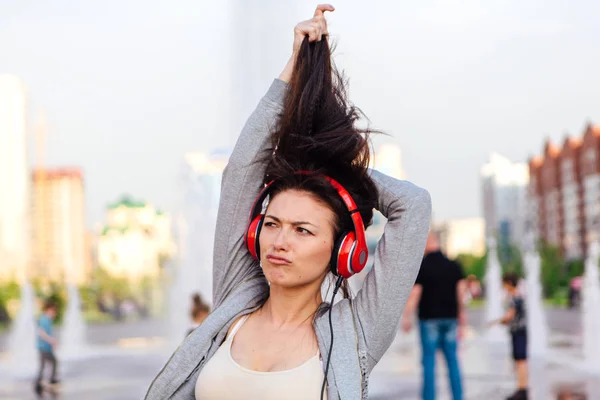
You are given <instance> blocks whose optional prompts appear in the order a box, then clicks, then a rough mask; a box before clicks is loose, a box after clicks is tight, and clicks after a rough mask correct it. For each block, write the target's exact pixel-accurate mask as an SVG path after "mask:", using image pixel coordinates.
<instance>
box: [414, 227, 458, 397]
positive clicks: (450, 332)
mask: <svg viewBox="0 0 600 400" xmlns="http://www.w3.org/2000/svg"><path fill="white" fill-rule="evenodd" d="M465 296H466V282H465V275H464V273H463V270H462V267H461V266H460V264H458V263H457V262H455V261H452V260H449V259H448V258H447V257H446V256H445V255H444V254H443V253H442V252H441V251H440V246H439V241H438V238H437V236H436V235H435V234H434V233H430V234H429V236H428V238H427V244H426V247H425V257H424V258H423V262H422V263H421V269H420V270H419V275H418V276H417V281H416V283H415V286H414V288H413V290H412V292H411V294H410V297H409V299H408V303H407V304H406V309H405V311H404V315H403V318H402V328H403V329H404V331H405V332H409V331H410V330H411V329H412V321H413V313H414V311H415V309H416V308H417V307H418V315H419V332H420V336H421V347H422V363H423V392H422V397H423V399H424V400H433V399H435V354H436V352H437V350H438V349H441V350H442V352H443V354H444V357H445V358H446V363H447V364H448V378H449V380H450V387H451V389H452V398H453V399H454V400H461V399H462V398H463V388H462V378H461V372H460V366H459V362H458V356H457V348H458V345H457V342H458V339H459V337H460V336H461V331H462V328H463V326H464V325H465V323H466V316H465V312H464V310H463V307H464V299H465Z"/></svg>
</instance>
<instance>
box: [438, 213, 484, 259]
mask: <svg viewBox="0 0 600 400" xmlns="http://www.w3.org/2000/svg"><path fill="white" fill-rule="evenodd" d="M485 227H486V224H485V220H484V219H483V218H463V219H452V220H448V221H444V222H440V223H436V224H434V225H433V231H434V232H435V233H437V235H438V237H439V240H440V249H441V250H442V251H443V252H444V254H446V256H447V257H448V258H456V257H457V256H458V255H459V254H471V255H474V256H482V255H484V254H485V250H486V243H485V238H486V235H485V229H486V228H485Z"/></svg>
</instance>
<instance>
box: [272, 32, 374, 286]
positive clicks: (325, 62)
mask: <svg viewBox="0 0 600 400" xmlns="http://www.w3.org/2000/svg"><path fill="white" fill-rule="evenodd" d="M346 89H347V81H346V80H345V78H344V76H343V75H342V74H341V73H340V72H338V70H337V69H336V68H335V65H334V64H333V61H332V59H331V49H330V46H329V43H328V41H327V39H326V38H325V37H323V39H322V40H321V41H319V42H312V43H310V42H309V41H308V38H305V39H304V41H303V43H302V45H301V47H300V50H299V52H298V54H297V58H296V63H295V66H294V71H293V73H292V77H291V80H290V83H289V88H288V91H287V94H286V96H285V100H284V105H283V111H282V113H281V116H280V118H279V120H278V123H277V126H276V127H275V130H274V131H273V132H272V134H271V141H272V148H271V149H270V151H269V154H268V155H267V157H268V160H269V162H268V165H267V169H266V173H265V183H267V182H270V181H271V180H274V179H277V183H276V184H275V185H274V187H273V190H272V192H271V196H272V197H274V196H275V195H276V194H277V193H279V192H281V191H284V190H289V189H296V190H303V191H307V192H310V193H312V194H314V195H316V197H317V198H318V199H320V200H321V201H323V202H324V203H325V204H327V205H328V206H329V207H330V208H331V209H332V211H333V212H334V214H335V215H336V218H337V221H336V222H335V234H336V238H335V239H336V240H337V236H339V235H341V234H342V233H344V232H347V231H351V230H352V229H353V225H352V222H351V220H350V216H349V213H348V209H347V207H346V206H345V205H344V203H343V201H342V199H341V198H340V196H339V195H338V194H337V192H336V191H335V189H334V188H333V187H332V186H331V185H330V184H329V182H327V181H326V180H325V179H323V177H322V176H319V175H299V174H296V173H295V172H297V171H301V170H302V171H313V172H315V173H318V174H320V175H328V176H330V177H332V178H333V179H335V180H337V181H338V182H340V183H341V184H342V186H344V188H345V189H346V190H347V191H348V192H349V193H350V194H351V195H352V198H353V199H354V201H355V202H356V205H357V207H358V209H359V211H360V214H361V217H362V219H363V222H364V224H365V227H367V226H369V225H370V224H371V222H372V219H373V208H375V207H376V205H377V198H378V194H377V187H376V186H375V184H374V182H373V180H372V179H371V178H370V176H369V175H368V166H369V160H370V155H371V149H370V146H369V145H370V140H369V137H370V136H369V135H370V134H371V133H372V132H373V131H372V130H370V129H368V128H367V129H361V128H358V127H357V126H356V122H357V121H358V119H359V118H360V116H361V115H362V113H361V112H360V111H359V110H358V109H357V108H356V107H354V106H353V105H351V104H350V103H349V101H348V99H347V94H346ZM272 197H271V198H272ZM342 291H343V293H344V297H346V298H348V297H350V293H349V290H348V287H347V284H345V285H344V286H343V287H342Z"/></svg>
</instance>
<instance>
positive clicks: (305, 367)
mask: <svg viewBox="0 0 600 400" xmlns="http://www.w3.org/2000/svg"><path fill="white" fill-rule="evenodd" d="M247 318H248V316H247V315H246V316H244V317H242V319H241V320H240V321H238V323H237V324H236V325H235V326H234V327H233V329H232V331H231V334H230V335H229V337H228V338H227V340H225V342H224V343H223V344H222V345H221V347H219V349H218V350H217V352H216V353H215V354H214V355H213V357H212V358H211V359H210V360H209V361H208V363H206V365H205V366H204V368H202V371H200V375H198V380H197V381H196V390H195V394H196V400H245V399H261V400H319V399H320V398H321V385H322V384H323V377H324V373H323V367H322V364H321V361H320V359H319V353H317V354H315V356H314V357H311V358H310V359H308V360H307V361H306V362H304V363H303V364H302V365H299V366H297V367H295V368H292V369H288V370H285V371H274V372H260V371H253V370H250V369H248V368H244V367H242V366H241V365H239V364H238V363H237V362H235V360H234V359H233V357H231V344H232V343H233V338H234V337H235V334H236V333H237V331H238V330H239V329H240V327H241V326H242V325H243V324H244V322H246V319H247ZM323 398H324V399H327V389H325V396H324V397H323Z"/></svg>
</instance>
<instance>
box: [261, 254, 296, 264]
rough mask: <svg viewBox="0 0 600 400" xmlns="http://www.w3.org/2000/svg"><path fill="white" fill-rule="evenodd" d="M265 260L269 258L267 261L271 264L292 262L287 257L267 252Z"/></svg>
mask: <svg viewBox="0 0 600 400" xmlns="http://www.w3.org/2000/svg"><path fill="white" fill-rule="evenodd" d="M267 260H269V262H270V263H271V264H277V265H286V264H291V263H292V262H291V261H290V260H288V259H287V258H284V257H279V256H274V255H272V254H268V255H267Z"/></svg>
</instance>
